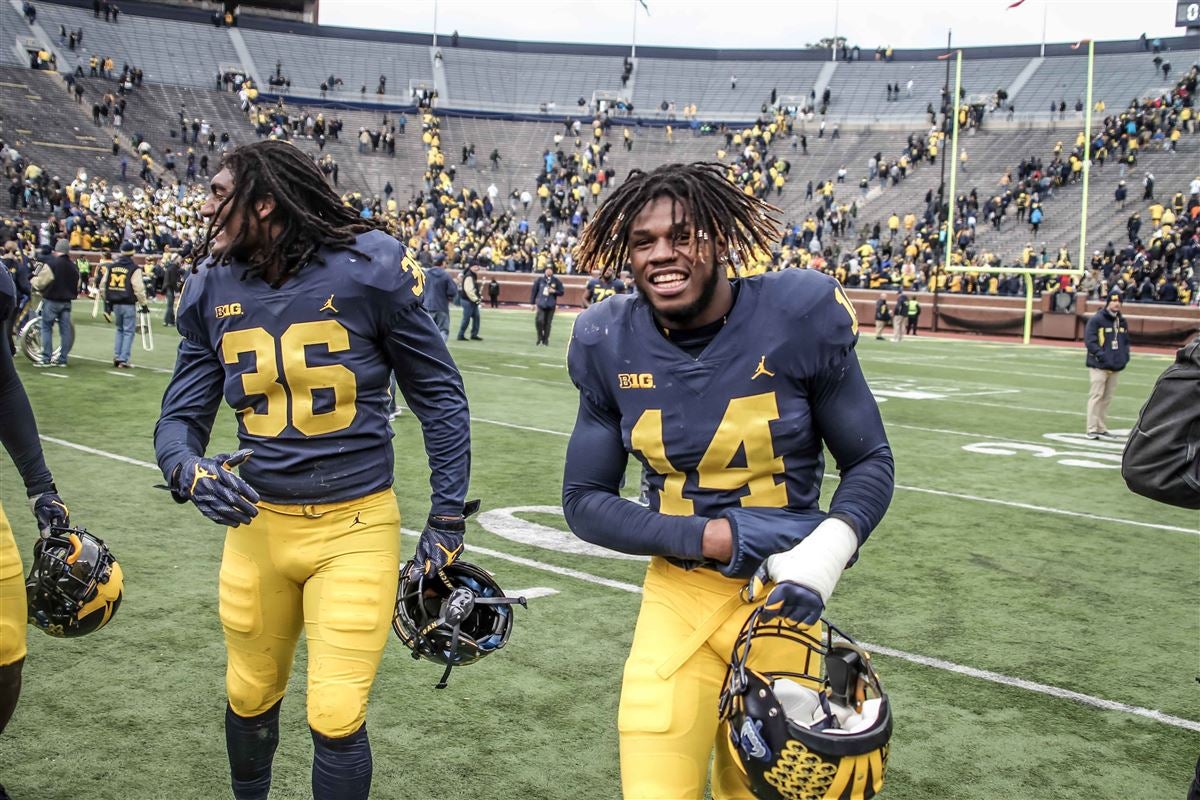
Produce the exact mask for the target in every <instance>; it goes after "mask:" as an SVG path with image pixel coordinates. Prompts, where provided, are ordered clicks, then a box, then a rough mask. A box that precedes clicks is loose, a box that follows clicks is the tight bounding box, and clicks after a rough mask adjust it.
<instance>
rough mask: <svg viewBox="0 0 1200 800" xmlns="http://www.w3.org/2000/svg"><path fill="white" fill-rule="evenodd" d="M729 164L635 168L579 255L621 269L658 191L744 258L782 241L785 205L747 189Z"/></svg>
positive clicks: (695, 242)
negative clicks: (730, 174)
mask: <svg viewBox="0 0 1200 800" xmlns="http://www.w3.org/2000/svg"><path fill="white" fill-rule="evenodd" d="M725 170H726V167H725V165H724V164H721V163H718V162H713V161H699V162H696V163H694V164H664V165H663V166H661V167H658V168H657V169H655V170H654V171H653V172H644V171H642V170H640V169H635V170H632V171H631V172H630V173H629V177H628V178H626V179H625V182H624V183H622V184H621V186H620V188H618V189H617V190H616V192H614V193H613V194H612V196H611V197H609V198H608V200H606V201H605V202H604V204H603V205H602V206H600V208H599V210H597V211H596V214H595V216H593V217H592V219H591V221H590V222H589V223H588V225H587V227H586V228H584V229H583V234H582V235H581V236H580V237H579V243H578V244H577V245H576V246H575V260H576V262H577V263H578V264H579V265H580V266H582V267H583V270H584V271H585V272H589V271H591V270H592V269H594V268H596V267H600V266H603V265H609V266H612V267H613V268H614V269H621V268H622V267H624V266H625V264H626V263H628V261H629V229H630V226H631V225H632V224H633V220H634V218H635V217H637V215H638V213H639V212H640V211H641V210H642V208H643V207H645V206H646V204H647V203H649V202H651V201H652V200H654V199H655V198H657V197H662V196H666V197H670V198H671V199H672V200H674V201H675V203H676V204H677V205H678V206H680V207H682V208H683V209H684V210H685V212H686V213H687V215H688V217H689V219H690V220H691V223H692V225H693V227H694V228H695V230H696V235H695V236H693V237H692V247H693V249H694V248H696V247H699V246H700V244H701V243H702V241H701V240H709V241H712V242H713V243H714V244H715V245H717V246H719V247H721V248H722V249H724V250H726V251H728V252H732V253H736V254H737V255H738V256H740V259H741V262H742V263H743V264H746V263H749V262H750V261H752V260H753V256H752V254H753V253H754V251H755V250H756V249H758V250H764V251H765V250H770V248H771V246H772V245H774V244H775V243H776V242H778V241H779V236H780V233H779V217H778V215H779V213H780V212H779V209H778V208H776V207H775V206H773V205H771V204H770V203H767V202H765V201H763V200H760V199H758V198H757V197H753V196H751V195H748V194H745V193H744V192H742V191H741V190H740V189H738V187H737V186H736V185H734V184H733V183H732V182H730V181H729V180H728V179H727V178H726V177H725Z"/></svg>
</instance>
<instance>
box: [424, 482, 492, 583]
mask: <svg viewBox="0 0 1200 800" xmlns="http://www.w3.org/2000/svg"><path fill="white" fill-rule="evenodd" d="M478 510H479V501H478V500H469V501H467V504H466V505H465V506H463V513H462V516H461V517H445V516H441V515H434V514H430V515H429V519H428V520H426V521H425V530H423V531H421V538H420V540H419V541H418V542H417V553H416V555H414V556H413V566H412V571H411V572H410V573H409V577H410V578H411V579H413V580H415V579H416V578H417V576H419V575H422V574H424V575H432V574H433V573H435V572H437V571H438V570H440V569H443V568H445V567H448V566H450V565H451V564H453V563H454V562H455V560H456V559H457V558H458V557H459V556H460V555H462V551H463V535H464V534H466V532H467V517H469V516H471V515H472V514H474V513H475V512H476V511H478Z"/></svg>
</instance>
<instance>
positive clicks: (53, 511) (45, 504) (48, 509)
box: [29, 490, 71, 536]
mask: <svg viewBox="0 0 1200 800" xmlns="http://www.w3.org/2000/svg"><path fill="white" fill-rule="evenodd" d="M29 505H30V506H31V507H32V508H33V516H35V517H37V524H38V533H40V534H41V535H42V536H49V535H50V528H52V527H54V528H69V527H71V512H70V511H69V510H67V504H66V503H64V502H63V499H62V498H61V497H59V496H58V492H57V491H53V490H52V491H49V492H42V493H41V494H39V495H35V496H34V497H31V498H29Z"/></svg>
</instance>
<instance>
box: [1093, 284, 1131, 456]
mask: <svg viewBox="0 0 1200 800" xmlns="http://www.w3.org/2000/svg"><path fill="white" fill-rule="evenodd" d="M1083 342H1084V344H1085V345H1086V346H1087V366H1088V375H1089V377H1090V378H1091V391H1090V392H1089V393H1088V405H1087V437H1088V438H1089V439H1101V438H1104V439H1108V438H1115V437H1114V436H1113V435H1112V434H1111V433H1109V432H1108V424H1107V422H1106V417H1107V416H1108V404H1109V403H1110V402H1112V397H1113V393H1114V392H1115V391H1116V389H1117V374H1118V373H1119V372H1120V371H1121V370H1123V369H1125V365H1126V364H1128V363H1129V329H1128V327H1127V326H1126V325H1125V318H1124V317H1122V316H1121V293H1120V292H1109V294H1108V301H1107V302H1106V303H1105V304H1104V308H1102V309H1100V310H1099V311H1097V312H1096V313H1095V314H1093V315H1092V318H1091V319H1089V320H1088V324H1087V331H1086V332H1085V333H1084V335H1083Z"/></svg>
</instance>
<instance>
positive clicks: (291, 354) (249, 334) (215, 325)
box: [155, 231, 470, 514]
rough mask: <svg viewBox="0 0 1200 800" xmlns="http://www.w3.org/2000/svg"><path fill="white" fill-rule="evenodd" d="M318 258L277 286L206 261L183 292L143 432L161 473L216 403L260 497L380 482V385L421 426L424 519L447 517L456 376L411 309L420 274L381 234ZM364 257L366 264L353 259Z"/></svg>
mask: <svg viewBox="0 0 1200 800" xmlns="http://www.w3.org/2000/svg"><path fill="white" fill-rule="evenodd" d="M354 248H355V249H356V250H357V251H359V253H360V254H361V255H358V254H355V253H353V252H350V251H348V250H336V251H330V250H322V251H321V252H320V253H319V254H318V255H319V258H320V259H323V261H324V263H320V262H319V261H318V260H317V259H314V261H313V263H311V264H309V265H308V266H306V267H305V268H304V269H302V270H301V271H300V272H299V273H298V274H296V275H293V276H291V277H290V278H289V279H288V280H287V281H286V282H285V283H284V284H283V285H282V286H281V287H279V288H272V287H271V286H269V285H268V284H267V283H266V282H265V281H263V280H262V279H261V278H254V277H247V278H245V279H243V272H244V267H242V266H240V265H239V264H238V263H236V262H235V263H233V264H230V265H227V266H214V265H211V264H206V265H203V266H201V267H200V269H199V270H198V271H197V272H196V273H195V274H192V275H190V276H189V277H188V279H187V281H186V282H185V283H184V287H183V291H182V295H181V300H180V304H179V311H178V314H177V320H176V325H177V327H178V330H179V333H180V334H181V335H182V337H183V340H182V341H181V343H180V346H179V354H178V358H177V361H176V365H175V374H174V376H173V377H172V379H171V383H170V385H169V386H168V387H167V391H166V394H165V395H164V397H163V411H162V417H161V419H160V420H159V424H158V427H157V428H156V430H155V448H156V451H157V454H158V461H159V465H160V466H161V467H162V468H163V471H164V474H166V475H168V476H170V474H171V471H172V469H173V468H174V465H176V464H178V463H179V462H180V460H182V458H183V457H184V456H185V455H187V454H188V453H203V452H204V448H205V447H206V446H207V443H208V435H209V431H210V430H211V427H212V423H213V417H214V415H215V413H216V409H217V406H218V405H219V403H220V400H221V398H222V397H223V398H224V399H225V402H227V403H228V404H229V406H230V407H231V408H233V409H234V411H235V412H236V413H237V416H238V440H239V444H240V446H241V447H243V448H250V449H252V450H254V455H253V457H252V458H250V460H249V461H247V462H246V463H244V464H243V465H242V466H241V467H240V474H241V475H242V477H243V478H244V479H245V480H246V481H247V482H248V483H249V484H250V485H251V486H253V487H254V488H255V489H256V490H257V491H258V492H259V494H260V495H261V496H262V497H263V499H265V500H270V501H273V502H280V503H316V502H335V501H338V500H347V499H353V498H357V497H363V496H365V495H368V494H371V493H373V492H376V491H380V490H382V489H385V488H387V487H388V486H390V485H391V484H392V472H393V453H392V447H391V439H392V428H391V424H390V422H389V420H388V402H389V389H390V374H391V373H392V372H393V370H394V371H395V373H396V378H397V382H398V383H399V385H400V388H401V391H402V393H403V394H404V397H405V400H406V401H407V403H408V405H409V407H410V408H411V409H412V410H413V412H414V414H415V415H416V416H417V418H418V419H419V420H420V421H421V425H422V427H423V431H424V435H425V444H426V450H427V452H428V456H429V463H430V466H431V468H432V470H433V476H432V478H431V483H432V485H433V509H432V511H433V513H445V514H458V513H461V511H462V506H463V500H464V498H465V496H466V489H467V480H468V472H469V461H470V456H469V453H470V430H469V425H470V423H469V413H468V410H467V401H466V394H465V392H464V390H463V384H462V378H461V376H460V375H459V373H458V370H457V368H456V367H455V365H454V362H453V360H452V359H451V357H450V353H449V351H448V350H447V349H446V345H445V343H444V342H443V341H442V337H441V334H440V333H439V332H438V330H437V328H436V327H434V325H433V322H432V320H431V319H430V317H429V315H428V314H426V313H425V311H424V310H422V308H421V295H422V293H423V291H424V274H423V272H422V271H421V267H420V265H419V264H417V262H416V260H415V259H413V258H411V257H409V256H408V255H406V253H405V250H404V248H403V247H402V246H401V245H400V243H399V242H397V241H396V240H395V239H393V238H392V237H390V236H388V235H387V234H385V233H382V232H379V231H372V232H368V233H364V234H361V235H360V236H359V237H358V239H357V241H356V242H355V245H354ZM364 256H366V257H364Z"/></svg>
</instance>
